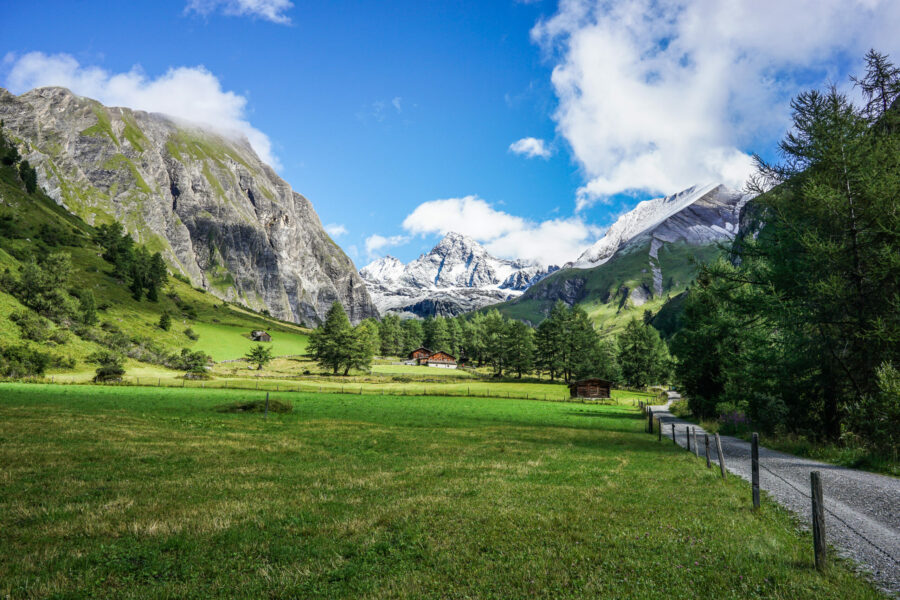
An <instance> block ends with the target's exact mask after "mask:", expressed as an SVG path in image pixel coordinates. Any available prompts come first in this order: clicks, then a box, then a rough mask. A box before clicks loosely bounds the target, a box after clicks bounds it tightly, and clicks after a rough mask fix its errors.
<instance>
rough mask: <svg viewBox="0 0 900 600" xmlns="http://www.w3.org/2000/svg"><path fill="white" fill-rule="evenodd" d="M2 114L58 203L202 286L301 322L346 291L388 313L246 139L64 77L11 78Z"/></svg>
mask: <svg viewBox="0 0 900 600" xmlns="http://www.w3.org/2000/svg"><path fill="white" fill-rule="evenodd" d="M0 118H2V119H3V120H4V122H5V127H6V129H7V131H9V132H10V133H11V134H12V135H13V136H14V138H15V139H16V141H17V143H18V144H19V145H20V150H21V151H22V154H23V156H24V157H25V158H27V159H28V160H29V162H31V164H32V165H34V166H35V167H36V168H37V171H38V180H39V183H40V185H41V186H42V187H44V188H45V189H46V190H47V193H48V195H49V196H50V197H52V198H53V199H54V200H55V201H56V202H57V203H58V204H60V205H62V206H64V207H66V209H67V210H69V211H70V212H72V213H73V214H76V215H78V216H79V217H81V218H83V219H84V220H85V221H86V222H87V223H89V224H100V223H103V222H111V221H113V220H116V221H119V222H121V223H122V224H123V225H124V226H125V228H126V230H127V231H128V232H129V233H130V234H131V235H132V236H133V237H134V238H135V239H136V240H137V241H139V242H141V243H144V244H146V245H147V246H148V247H149V248H151V249H153V250H156V251H159V252H161V253H162V254H163V256H164V258H165V259H166V262H167V263H168V265H169V267H170V268H171V269H172V270H173V271H174V272H176V273H180V274H181V275H183V276H185V277H187V278H188V279H190V280H191V282H192V283H193V284H194V285H197V286H199V287H202V288H203V289H206V290H207V291H208V292H210V293H212V294H214V295H216V296H217V297H220V298H222V299H223V300H228V301H234V302H238V303H241V304H245V305H246V306H248V307H250V308H253V309H256V310H268V311H269V312H270V313H271V314H273V315H275V316H276V317H279V318H282V319H286V320H290V321H294V322H297V323H310V324H315V323H318V322H320V321H321V320H322V318H323V317H324V314H325V312H326V311H327V310H328V308H329V307H330V305H331V303H332V302H334V301H340V302H341V303H342V304H344V306H345V308H346V309H347V312H348V315H350V318H351V319H352V320H353V321H360V320H362V319H364V318H366V317H370V316H376V315H377V310H376V308H375V306H374V304H373V303H372V301H371V298H370V297H369V295H368V292H367V289H366V286H365V284H364V283H363V282H362V280H361V279H360V278H359V276H358V275H357V273H356V268H355V266H354V265H353V263H352V261H351V260H350V259H349V258H348V257H347V256H346V255H345V254H344V253H343V251H342V250H341V249H340V248H339V247H338V246H337V244H335V243H334V241H333V240H331V238H330V237H329V236H328V234H327V233H325V231H324V229H323V228H322V224H321V222H320V221H319V218H318V216H317V215H316V213H315V210H314V208H313V206H312V204H311V203H310V202H309V200H307V199H306V198H305V197H304V196H302V195H301V194H298V193H297V192H295V191H293V189H292V188H291V186H290V185H289V184H288V183H287V182H285V181H284V180H282V179H281V178H280V177H278V175H277V174H276V173H275V171H274V170H273V169H272V168H271V167H270V166H268V165H266V164H265V163H263V162H262V161H261V160H260V159H259V157H258V156H257V155H256V153H255V152H254V151H253V149H252V147H251V146H250V144H249V142H247V140H246V138H243V139H237V140H235V139H233V138H231V137H229V136H226V135H223V134H221V133H219V132H216V131H215V130H212V129H210V128H208V127H203V126H196V125H191V124H187V123H185V122H184V121H182V120H179V119H174V118H171V117H167V116H165V115H161V114H159V113H147V112H145V111H136V110H131V109H129V108H123V107H114V108H109V107H105V106H103V105H102V104H100V103H99V102H97V101H95V100H91V99H89V98H83V97H80V96H76V95H75V94H73V93H72V92H70V91H69V90H67V89H65V88H59V87H50V88H37V89H35V90H31V91H29V92H26V93H24V94H21V95H19V96H15V95H13V94H11V93H10V92H8V91H7V90H5V89H2V88H0Z"/></svg>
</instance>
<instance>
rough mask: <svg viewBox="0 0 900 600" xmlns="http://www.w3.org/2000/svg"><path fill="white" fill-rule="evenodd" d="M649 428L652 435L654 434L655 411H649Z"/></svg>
mask: <svg viewBox="0 0 900 600" xmlns="http://www.w3.org/2000/svg"><path fill="white" fill-rule="evenodd" d="M647 426H648V427H649V428H650V433H653V411H652V410H650V411H647Z"/></svg>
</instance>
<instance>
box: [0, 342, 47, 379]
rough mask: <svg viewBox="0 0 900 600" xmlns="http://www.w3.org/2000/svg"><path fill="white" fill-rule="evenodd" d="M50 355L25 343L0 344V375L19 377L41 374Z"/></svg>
mask: <svg viewBox="0 0 900 600" xmlns="http://www.w3.org/2000/svg"><path fill="white" fill-rule="evenodd" d="M50 363H51V357H50V356H49V355H47V354H45V353H43V352H41V351H39V350H35V349H32V348H29V347H28V346H25V345H19V346H0V375H2V376H3V377H11V378H19V377H34V376H38V375H43V374H44V371H45V370H46V369H47V367H48V366H50Z"/></svg>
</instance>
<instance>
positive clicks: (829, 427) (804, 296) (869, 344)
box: [672, 51, 900, 456]
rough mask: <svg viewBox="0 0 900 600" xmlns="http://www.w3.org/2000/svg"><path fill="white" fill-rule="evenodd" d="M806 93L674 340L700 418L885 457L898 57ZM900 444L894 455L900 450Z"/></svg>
mask: <svg viewBox="0 0 900 600" xmlns="http://www.w3.org/2000/svg"><path fill="white" fill-rule="evenodd" d="M866 64H867V70H866V73H865V75H864V76H863V77H861V78H859V79H854V80H853V81H854V83H855V84H856V86H857V87H858V89H859V91H860V92H861V96H862V98H863V100H864V102H863V103H862V104H861V105H857V104H854V102H852V101H851V100H850V98H849V97H848V96H847V95H846V94H844V93H842V92H840V91H839V90H838V89H837V88H836V87H834V86H832V87H830V88H828V89H826V90H824V91H818V90H815V91H808V92H804V93H802V94H800V95H799V96H797V97H796V98H795V99H794V100H793V102H792V104H791V106H792V110H793V126H792V128H791V130H790V131H789V132H788V133H787V135H786V136H785V137H784V139H783V140H782V141H781V143H780V145H779V149H780V153H781V156H782V160H781V161H780V162H775V163H768V162H766V161H764V160H762V159H760V158H758V157H757V165H758V173H757V175H756V177H755V178H754V179H753V180H752V181H751V185H750V187H751V189H752V191H755V192H757V193H759V194H760V195H759V196H758V197H757V198H756V199H755V200H753V201H752V202H751V203H750V204H748V207H747V209H745V215H744V219H743V220H744V221H745V222H746V225H745V227H744V228H743V229H744V233H743V234H742V235H741V236H740V237H739V238H738V239H736V240H735V242H734V243H733V244H732V246H731V248H730V254H729V256H728V258H727V259H723V260H720V261H719V262H716V263H714V264H711V265H707V266H705V267H703V268H702V269H701V271H700V273H699V275H698V278H697V280H696V283H695V284H694V285H693V286H692V288H691V289H690V290H689V292H688V294H687V297H686V300H685V307H684V313H683V315H682V317H681V328H680V331H678V332H677V333H676V334H675V335H674V337H673V340H672V349H673V352H674V354H675V355H676V356H677V358H678V366H677V370H676V372H677V376H678V379H679V380H680V381H681V382H682V383H683V386H684V390H685V392H686V393H687V395H688V398H689V401H690V408H691V410H692V411H693V412H694V413H695V414H697V415H699V416H703V417H708V416H715V415H717V414H721V413H722V412H724V411H731V410H737V411H740V412H744V413H745V414H746V415H747V416H748V417H749V418H750V419H751V420H752V421H753V422H754V423H755V424H756V426H757V427H759V428H762V429H766V430H771V431H785V432H790V433H798V434H803V435H806V436H808V437H811V438H813V439H824V440H828V441H832V442H838V441H844V440H847V439H851V438H852V439H858V440H861V441H862V442H863V444H867V445H869V446H870V447H871V448H872V449H875V450H877V451H879V452H885V453H887V454H888V455H890V453H891V452H892V451H893V452H894V453H896V451H897V449H898V443H900V393H898V391H900V376H898V372H897V369H896V367H897V361H898V358H900V252H898V249H900V210H898V207H900V100H898V98H900V69H898V68H897V67H896V66H894V65H893V64H892V63H891V62H890V60H889V59H888V57H887V56H885V55H883V54H880V53H878V52H875V51H870V52H869V53H868V55H867V56H866ZM895 456H896V454H895Z"/></svg>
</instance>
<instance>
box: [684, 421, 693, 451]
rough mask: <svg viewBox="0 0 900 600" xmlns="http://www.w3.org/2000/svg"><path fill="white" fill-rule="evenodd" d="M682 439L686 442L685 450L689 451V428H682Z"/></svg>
mask: <svg viewBox="0 0 900 600" xmlns="http://www.w3.org/2000/svg"><path fill="white" fill-rule="evenodd" d="M684 441H685V442H686V443H687V451H688V452H690V451H691V428H690V427H685V428H684Z"/></svg>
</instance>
